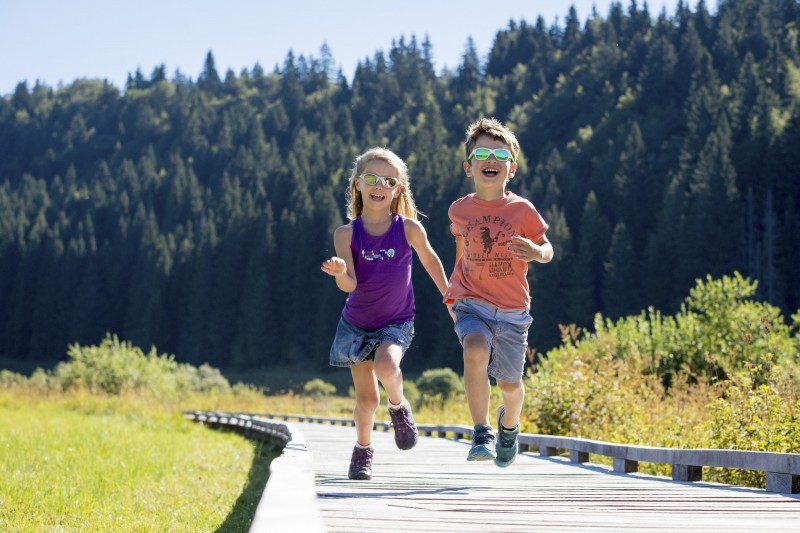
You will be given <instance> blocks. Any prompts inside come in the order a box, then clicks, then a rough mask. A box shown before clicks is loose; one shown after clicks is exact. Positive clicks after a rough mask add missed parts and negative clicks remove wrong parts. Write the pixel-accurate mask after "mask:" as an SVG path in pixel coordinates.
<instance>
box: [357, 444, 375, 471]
mask: <svg viewBox="0 0 800 533" xmlns="http://www.w3.org/2000/svg"><path fill="white" fill-rule="evenodd" d="M371 464H372V450H371V449H370V448H359V449H358V451H357V452H356V467H357V468H358V469H359V470H363V469H365V468H367V467H368V466H370V465H371Z"/></svg>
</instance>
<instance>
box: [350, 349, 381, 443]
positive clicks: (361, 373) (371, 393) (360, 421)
mask: <svg viewBox="0 0 800 533" xmlns="http://www.w3.org/2000/svg"><path fill="white" fill-rule="evenodd" d="M350 373H351V374H352V375H353V386H354V387H355V389H356V408H355V410H354V411H353V420H355V423H356V435H357V438H358V443H359V444H361V445H362V446H366V445H368V444H371V443H372V427H373V425H374V424H375V410H376V409H377V408H378V404H379V403H380V399H381V397H380V392H379V391H378V380H377V379H375V372H374V369H373V364H372V361H365V362H363V363H359V364H357V365H355V366H351V367H350Z"/></svg>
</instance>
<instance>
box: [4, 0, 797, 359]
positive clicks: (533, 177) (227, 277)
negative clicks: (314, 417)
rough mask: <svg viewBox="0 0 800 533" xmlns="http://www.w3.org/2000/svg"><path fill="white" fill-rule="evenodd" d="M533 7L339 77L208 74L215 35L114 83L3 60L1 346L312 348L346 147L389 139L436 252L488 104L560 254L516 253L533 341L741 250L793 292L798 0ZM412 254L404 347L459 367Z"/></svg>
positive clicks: (699, 273)
mask: <svg viewBox="0 0 800 533" xmlns="http://www.w3.org/2000/svg"><path fill="white" fill-rule="evenodd" d="M531 9H532V11H534V10H535V7H532V8H531ZM530 16H531V20H529V21H526V20H519V21H511V22H510V23H509V25H508V27H506V28H504V29H500V30H499V31H497V34H496V38H495V41H494V45H493V47H492V49H491V51H490V53H489V55H488V57H487V58H486V60H485V61H481V60H480V59H479V57H478V55H477V53H476V51H475V49H474V47H472V46H471V43H467V46H466V47H465V53H464V56H463V60H462V62H461V64H460V65H459V66H458V68H457V69H455V71H452V72H450V71H445V72H437V71H436V69H435V67H434V64H433V60H432V58H433V56H434V50H432V47H431V46H430V44H429V43H428V42H422V43H420V42H418V41H417V39H416V38H415V37H413V36H412V37H406V38H402V39H399V40H398V41H397V42H395V44H394V45H393V47H392V48H391V50H389V51H388V52H376V53H375V54H374V56H373V58H372V59H370V60H367V61H364V62H363V63H362V64H360V65H359V66H358V68H357V71H356V73H355V75H354V77H353V79H352V80H351V81H348V80H347V79H345V78H344V76H343V75H342V74H341V73H340V72H336V71H335V70H334V67H333V65H335V59H334V58H333V57H332V56H331V54H330V53H329V51H328V50H327V49H325V48H323V49H322V50H321V51H320V57H303V56H300V57H295V56H293V55H292V54H289V55H288V56H287V57H286V59H285V61H284V62H283V65H282V66H281V67H280V68H278V69H276V70H275V71H274V72H266V71H264V70H263V69H262V68H261V67H260V66H258V65H256V66H254V67H253V68H252V70H245V71H242V72H240V73H238V74H237V73H235V72H232V71H228V72H225V73H220V72H218V70H217V68H216V66H215V62H214V57H213V51H211V52H209V53H208V54H207V56H206V59H205V67H204V70H203V72H202V74H201V75H200V76H199V77H198V79H196V80H193V79H189V78H187V77H185V76H183V75H182V74H180V73H179V72H176V73H175V74H174V75H172V76H170V75H169V74H168V73H167V67H166V66H161V67H159V68H157V69H155V70H154V71H153V72H152V73H151V74H150V75H149V76H147V75H144V74H143V73H141V72H138V71H137V72H135V73H134V74H131V76H130V77H129V80H128V83H127V84H126V86H125V87H124V88H119V87H115V86H113V85H110V84H109V83H107V82H104V81H100V80H76V81H74V82H73V83H71V84H69V85H67V86H63V87H57V88H54V87H48V86H44V85H41V84H35V85H33V86H31V85H29V84H27V83H25V82H22V83H20V84H19V85H18V86H17V88H16V90H15V91H14V93H13V94H10V95H7V96H5V97H0V355H4V356H7V357H11V358H15V359H20V360H43V359H53V358H60V357H64V356H65V354H66V348H67V344H68V343H75V342H77V343H82V344H92V343H97V342H99V341H100V340H101V339H102V338H103V337H104V335H105V332H112V333H115V334H118V335H119V336H120V337H122V338H125V339H129V340H131V341H132V342H133V343H134V344H136V345H139V346H150V345H152V344H154V345H156V346H157V347H158V350H159V351H161V352H169V353H174V354H176V356H177V358H178V359H179V360H181V361H185V362H189V363H193V364H199V363H203V362H209V363H211V364H212V365H214V366H217V367H221V368H223V369H227V368H234V367H237V368H254V367H263V366H275V365H288V364H291V363H301V364H303V365H304V366H306V367H308V368H323V367H326V366H327V353H328V349H329V345H330V341H331V338H332V335H333V332H334V330H335V325H336V321H337V320H338V315H339V313H340V310H341V306H342V304H343V302H344V298H345V295H344V294H343V293H341V292H340V291H339V290H338V289H337V288H336V286H335V284H334V283H333V282H332V280H331V279H330V278H329V277H328V276H326V275H325V274H323V273H322V272H321V271H320V269H319V265H320V263H321V261H322V260H323V259H325V258H327V257H329V256H330V255H332V254H333V246H332V232H333V229H334V228H335V227H337V226H338V225H340V224H342V223H343V222H345V219H344V212H345V204H344V193H345V183H344V180H345V179H346V178H347V176H348V173H349V170H350V167H351V164H352V161H353V159H354V157H355V156H356V155H357V154H358V153H360V152H362V151H363V150H365V149H366V148H368V147H370V146H373V145H382V146H387V147H389V148H391V149H392V150H394V151H395V152H397V153H398V154H399V155H400V156H401V157H403V158H404V159H405V160H406V161H407V162H408V164H409V167H410V171H411V179H412V188H413V192H414V195H415V197H416V200H417V204H418V206H419V207H420V209H421V210H422V211H423V212H424V213H425V214H426V215H427V218H424V219H423V223H424V225H425V227H426V228H427V230H428V234H429V237H430V240H431V242H432V244H433V246H434V248H435V249H436V250H437V251H438V252H439V254H440V256H441V257H442V260H443V262H444V263H445V268H446V270H448V273H449V271H450V269H451V268H452V264H453V256H454V246H453V241H452V238H451V236H450V233H449V230H448V220H447V208H448V206H449V204H450V202H452V201H453V200H454V199H456V198H457V197H459V196H460V195H463V194H465V193H467V192H470V183H469V182H468V181H467V180H466V179H465V177H464V174H463V171H462V170H461V161H462V159H463V148H462V145H461V143H462V140H463V133H464V130H465V128H466V126H467V125H468V124H469V122H471V121H473V120H475V119H476V118H478V117H480V116H483V115H489V116H495V117H497V118H499V119H500V120H502V121H504V122H506V123H507V124H508V125H509V126H510V127H512V129H514V130H515V131H516V132H517V134H518V137H519V139H520V143H521V147H522V152H523V154H522V158H521V160H520V165H519V167H520V168H519V171H518V172H517V175H516V177H515V179H514V180H513V181H512V182H511V185H510V189H511V190H514V191H515V192H517V193H519V194H522V195H524V196H526V197H528V198H529V199H531V201H533V203H534V204H535V205H536V206H537V207H538V208H539V210H540V212H541V213H542V214H543V216H544V217H545V219H546V220H547V221H548V223H549V224H550V226H551V229H550V231H549V232H548V235H549V238H550V240H551V241H552V242H553V244H554V247H555V250H556V257H555V259H554V260H553V262H551V263H549V264H547V265H540V264H533V265H532V266H531V273H530V281H531V286H532V297H533V311H532V314H533V315H534V318H535V322H534V325H533V327H532V330H531V336H530V343H531V345H532V346H533V347H535V348H536V349H537V350H539V351H543V350H544V349H547V348H550V347H552V346H554V345H555V344H556V343H557V342H558V340H559V337H560V334H559V329H558V324H569V323H575V324H577V325H579V326H583V327H586V326H589V325H591V323H592V318H593V316H594V314H595V313H597V312H601V313H603V314H604V315H606V316H608V317H611V318H615V317H619V316H622V315H626V314H629V313H636V312H638V311H639V310H641V309H643V308H646V307H647V306H654V307H655V308H656V309H659V310H662V311H664V312H675V311H676V310H677V306H679V305H680V303H681V301H682V299H683V297H684V295H685V294H686V293H687V292H688V290H689V289H690V288H691V287H692V286H693V285H694V280H695V279H696V278H701V277H704V276H705V275H706V274H710V275H712V276H715V277H717V276H721V275H724V274H731V273H732V272H734V271H739V272H741V273H742V274H743V275H745V276H747V277H750V278H751V279H753V280H758V282H759V285H758V291H759V292H758V295H757V297H758V298H759V299H762V300H766V301H769V302H770V303H772V304H774V305H776V306H778V307H780V308H781V309H783V310H784V311H785V312H788V313H789V314H791V313H793V312H794V311H795V310H797V308H798V306H800V246H798V244H800V238H798V235H800V207H798V206H799V205H800V50H799V47H800V4H799V3H798V1H797V0H720V1H719V6H718V10H717V11H716V12H714V13H709V12H708V11H707V9H706V7H705V5H704V3H703V2H699V3H698V4H697V5H696V6H695V7H693V8H692V7H690V6H688V5H686V4H681V5H679V7H678V9H677V11H676V12H675V13H660V14H659V13H650V12H648V10H647V9H646V8H645V7H643V6H642V5H639V3H638V2H636V1H635V0H633V1H631V2H628V3H627V5H623V4H622V3H617V4H615V5H613V6H612V8H611V10H610V12H609V13H606V14H602V13H595V14H592V15H591V16H590V17H589V18H588V19H587V20H580V19H579V18H578V17H577V15H576V12H575V11H574V9H571V10H569V12H568V13H566V14H565V17H564V18H563V22H562V23H555V24H552V25H548V24H547V23H546V22H545V21H544V20H543V19H542V18H540V17H539V18H537V17H536V13H535V12H532V13H531V15H530ZM481 30H482V31H488V30H487V29H485V28H481ZM367 52H368V51H367ZM198 60H199V61H202V57H199V58H198ZM415 270H416V272H415V289H416V297H417V312H418V314H417V327H416V330H417V336H416V338H415V341H414V345H413V346H412V349H411V350H410V351H409V357H408V359H407V362H406V363H405V364H406V365H407V368H410V369H422V368H427V367H430V366H454V367H460V349H459V347H458V344H457V341H456V338H455V335H454V334H453V333H452V325H451V323H450V319H449V317H448V315H447V313H446V310H445V308H444V306H443V305H441V303H440V301H441V299H440V297H439V295H438V292H437V291H436V289H435V287H434V286H433V284H432V282H431V281H430V279H429V278H427V275H426V274H425V271H424V270H423V269H422V268H421V266H420V265H419V263H417V265H416V269H415Z"/></svg>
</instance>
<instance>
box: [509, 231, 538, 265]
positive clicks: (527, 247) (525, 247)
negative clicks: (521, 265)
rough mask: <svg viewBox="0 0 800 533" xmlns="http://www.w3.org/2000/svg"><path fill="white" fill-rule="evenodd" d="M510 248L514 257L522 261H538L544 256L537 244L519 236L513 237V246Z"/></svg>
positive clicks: (510, 245)
mask: <svg viewBox="0 0 800 533" xmlns="http://www.w3.org/2000/svg"><path fill="white" fill-rule="evenodd" d="M508 247H509V248H510V249H511V252H512V253H513V254H514V257H516V258H517V259H519V260H521V261H525V262H530V261H536V260H538V259H539V258H540V257H541V256H542V251H541V248H540V247H539V246H538V245H537V244H536V243H535V242H533V241H532V240H530V239H526V238H525V237H520V236H519V235H514V236H513V237H511V244H509V245H508Z"/></svg>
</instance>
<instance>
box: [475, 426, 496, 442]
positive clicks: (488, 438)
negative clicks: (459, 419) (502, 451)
mask: <svg viewBox="0 0 800 533" xmlns="http://www.w3.org/2000/svg"><path fill="white" fill-rule="evenodd" d="M493 440H494V435H492V432H491V431H489V430H488V429H484V430H478V431H477V432H476V433H475V438H474V442H475V444H488V443H490V442H492V441H493Z"/></svg>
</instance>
